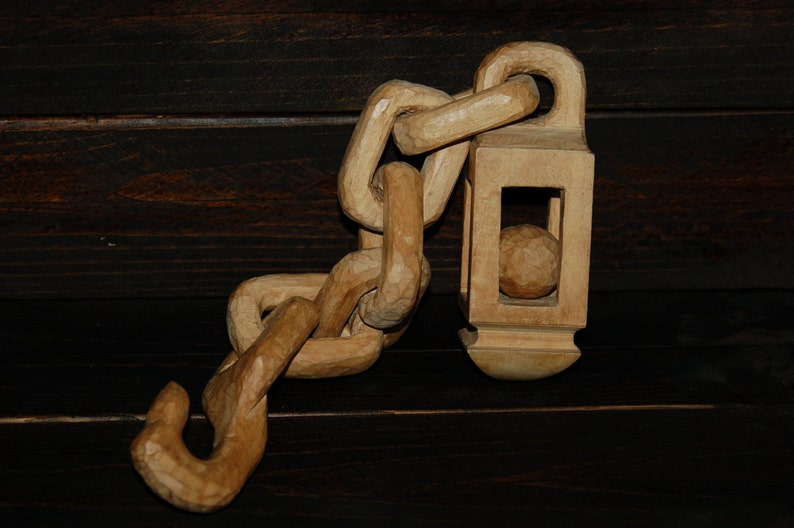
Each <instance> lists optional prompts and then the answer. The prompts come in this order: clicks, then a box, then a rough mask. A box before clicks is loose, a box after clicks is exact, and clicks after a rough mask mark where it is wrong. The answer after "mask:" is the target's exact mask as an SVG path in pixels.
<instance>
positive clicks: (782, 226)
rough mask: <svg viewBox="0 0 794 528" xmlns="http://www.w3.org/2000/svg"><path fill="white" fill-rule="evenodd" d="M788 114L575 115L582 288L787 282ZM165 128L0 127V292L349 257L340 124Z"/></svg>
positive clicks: (451, 229)
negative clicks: (591, 193)
mask: <svg viewBox="0 0 794 528" xmlns="http://www.w3.org/2000/svg"><path fill="white" fill-rule="evenodd" d="M793 120H794V114H791V113H789V112H749V113H712V114H688V113H672V114H662V115H656V116H653V115H634V114H627V115H620V114H618V115H613V114H597V115H595V116H591V117H590V118H589V119H588V122H587V134H588V140H589V145H590V148H591V150H592V151H593V152H594V153H595V155H596V172H595V174H596V183H595V203H594V217H593V248H592V256H591V263H592V264H591V286H592V288H594V289H614V288H619V289H626V288H699V289H705V288H721V287H723V288H724V287H729V288H734V287H735V288H754V287H765V288H779V287H794V283H792V275H791V273H790V271H789V270H790V269H791V267H792V266H794V264H793V263H794V253H792V250H791V248H792V247H794V213H792V209H791V207H790V203H789V202H790V196H791V192H792V183H791V178H790V174H791V160H792V159H794V142H792V141H791V129H792V126H791V125H792V121H793ZM168 122H169V124H170V125H169V127H168V128H165V129H163V128H160V127H158V126H157V125H156V123H149V124H146V123H140V122H138V123H137V125H136V126H135V127H126V126H125V123H127V122H126V120H124V119H121V120H119V122H118V126H115V127H114V126H110V125H109V124H108V123H107V122H103V123H102V124H100V125H97V126H96V127H92V126H91V125H85V126H84V127H83V128H79V129H76V128H71V129H68V130H60V129H58V128H53V129H50V128H45V129H42V130H39V129H37V130H25V129H19V127H17V126H16V125H14V124H13V123H12V122H6V125H7V126H8V128H9V129H8V130H6V132H5V133H3V134H2V135H0V165H1V166H2V170H0V278H2V280H0V297H4V298H19V297H24V298H54V297H72V298H75V297H97V296H99V297H113V296H133V297H147V296H149V297H150V296H156V297H162V296H190V295H199V296H205V295H217V296H227V295H228V294H229V293H230V292H231V291H232V289H233V288H234V287H235V286H236V285H237V284H238V283H240V282H242V281H243V280H246V279H248V278H251V277H254V276H258V275H263V274H269V273H284V272H322V273H327V272H328V271H329V270H330V268H331V267H332V266H333V264H335V263H336V262H337V261H338V260H339V258H341V257H342V256H343V255H345V254H346V253H348V252H349V251H352V250H354V249H355V248H356V247H357V246H356V244H357V242H356V226H355V225H354V224H353V223H352V222H347V221H346V220H345V217H344V215H343V214H342V213H341V210H340V208H339V205H338V202H337V198H336V184H337V181H336V175H337V171H338V169H339V166H340V164H341V160H342V157H343V155H344V151H345V147H346V145H347V141H348V140H349V138H350V134H351V132H352V126H351V125H350V124H339V123H338V122H332V123H331V124H323V122H322V120H321V121H320V122H319V124H318V122H316V121H315V122H313V124H312V123H303V124H300V125H295V124H294V123H293V124H290V125H289V126H281V125H280V124H278V123H270V124H267V123H262V122H257V123H256V124H248V125H245V126H228V121H224V122H222V123H220V126H217V127H216V126H211V125H208V126H200V127H196V123H195V122H193V121H190V120H188V121H187V123H183V122H182V121H181V120H180V119H172V120H169V121H168ZM180 123H182V125H184V126H178V125H179V124H180ZM396 158H397V156H396V153H395V152H394V149H392V150H391V152H389V153H387V154H386V159H396ZM407 161H410V162H413V163H414V164H415V165H416V164H418V163H417V161H421V158H420V159H419V160H416V159H408V160H407ZM461 191H462V189H460V186H459V187H458V188H457V189H456V191H455V192H454V193H453V195H452V198H451V200H450V206H449V208H448V210H447V211H446V213H445V214H444V215H443V216H442V218H441V220H440V222H439V223H438V224H437V225H435V226H433V227H432V228H430V229H429V230H428V231H427V232H426V233H425V238H426V244H425V246H426V255H427V257H428V259H429V261H430V264H431V266H432V268H433V275H434V277H433V282H432V284H431V291H433V292H454V291H457V288H458V274H459V267H460V251H461V250H460V247H461V233H462V225H461V224H462V222H461V218H462V200H463V196H462V194H463V193H462V192H461ZM529 199H530V200H531V197H529ZM527 203H528V202H527V201H526V200H524V199H519V200H516V202H515V203H514V204H512V205H507V206H506V208H505V211H504V213H505V215H506V217H512V218H515V219H517V220H521V219H526V216H525V215H526V214H527V213H526V211H527V210H528V209H527Z"/></svg>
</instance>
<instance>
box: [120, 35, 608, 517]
mask: <svg viewBox="0 0 794 528" xmlns="http://www.w3.org/2000/svg"><path fill="white" fill-rule="evenodd" d="M530 74H540V75H544V76H546V77H548V78H549V79H550V80H551V81H552V84H553V85H554V87H555V102H554V105H553V106H552V109H551V111H550V112H549V114H548V115H546V116H543V117H540V118H537V119H528V120H524V121H522V122H519V123H517V124H513V125H509V126H502V125H506V124H507V123H512V122H514V121H515V120H517V119H521V118H522V117H523V116H526V115H528V114H529V113H530V112H532V111H533V110H534V109H535V106H536V105H537V102H538V93H537V87H536V86H535V82H534V80H533V79H532V78H531V77H530V76H529V75H530ZM511 76H512V78H510V77H511ZM584 92H585V86H584V75H583V70H582V68H581V65H580V64H579V63H578V61H576V59H575V58H574V57H573V56H572V55H571V54H570V53H569V52H567V50H564V49H563V48H560V47H557V46H553V45H549V44H543V43H513V44H510V45H507V46H504V47H502V48H500V49H499V50H497V51H496V52H494V53H493V54H491V55H489V56H488V57H486V59H485V60H484V61H483V64H482V65H481V67H480V69H479V70H478V72H477V75H476V76H475V87H474V90H473V91H471V92H467V93H462V94H459V95H458V96H456V98H455V99H456V100H453V98H451V97H450V96H449V95H447V94H445V93H444V92H441V91H439V90H434V89H432V88H428V87H426V86H420V85H415V84H412V83H407V82H405V81H390V82H388V83H385V84H383V85H381V86H380V87H379V88H378V89H376V90H375V92H374V93H373V94H372V96H371V97H370V99H369V100H368V101H367V104H366V106H365V109H364V111H363V112H362V114H361V118H360V120H359V123H358V124H357V126H356V128H355V131H354V133H353V137H352V138H351V141H350V145H349V147H348V150H347V152H346V153H345V157H344V161H343V163H342V167H341V169H340V173H339V199H340V203H341V205H342V208H343V210H344V212H345V213H346V214H347V215H348V216H350V217H351V218H353V219H354V220H355V221H357V222H358V223H359V224H360V226H359V248H360V249H359V251H356V252H354V253H351V254H349V255H347V256H345V257H344V258H343V259H342V260H340V261H339V263H338V264H337V265H336V266H334V268H333V269H332V270H331V272H330V273H328V274H319V273H316V274H298V275H270V276H265V277H257V278H254V279H251V280H249V281H246V282H244V283H242V284H241V285H240V286H239V287H238V288H237V289H236V290H235V291H234V292H233V294H232V295H231V297H230V299H229V304H228V309H227V326H228V332H229V338H230V341H231V343H232V346H233V350H232V352H231V353H230V354H229V355H228V356H227V357H226V359H225V360H224V362H223V363H222V364H221V366H220V367H219V368H218V370H217V371H216V373H215V375H214V376H213V377H212V379H210V381H209V383H208V384H207V387H206V389H205V390H204V393H203V405H204V409H205V412H206V413H207V416H208V418H209V420H210V423H211V424H212V425H213V427H214V429H215V440H214V450H213V452H212V454H211V455H210V457H209V458H208V459H206V460H200V459H197V458H196V457H194V456H193V455H191V454H190V452H189V451H188V450H187V448H186V447H185V445H184V443H183V441H182V437H181V435H182V429H183V428H184V426H185V423H186V421H187V418H188V410H189V401H188V397H187V394H186V393H185V391H184V389H182V388H181V387H180V386H179V385H177V384H176V383H173V382H172V383H169V384H168V385H167V386H166V387H165V388H164V389H163V390H162V391H161V393H160V394H159V395H158V396H157V398H156V399H155V401H154V403H153V405H152V406H151V408H150V410H149V413H148V414H147V417H146V426H145V427H144V430H143V431H142V432H141V434H140V435H138V437H137V438H136V439H135V441H134V442H133V444H132V447H131V451H132V457H133V463H134V465H135V467H136V469H137V470H138V471H139V473H140V474H141V475H142V476H143V478H144V480H145V481H146V482H147V484H148V485H149V486H150V487H151V488H152V489H153V490H154V491H155V492H156V493H158V494H159V495H160V496H161V497H163V498H164V499H166V500H167V501H169V502H171V503H172V504H174V505H176V506H179V507H181V508H185V509H188V510H193V511H198V512H207V511H213V510H216V509H218V508H221V507H223V506H224V505H226V504H228V503H229V502H230V501H231V500H232V499H233V498H234V496H235V495H236V494H237V493H238V492H239V491H240V489H241V488H242V486H243V485H244V483H245V480H246V479H247V478H248V476H249V475H250V473H251V471H253V469H254V468H255V467H256V465H257V464H258V462H259V460H260V459H261V457H262V454H263V452H264V449H265V444H266V441H267V417H266V415H267V391H268V389H269V387H270V386H271V385H272V383H273V382H274V380H275V379H276V378H277V377H278V376H279V375H281V374H282V373H284V372H285V371H286V375H287V376H290V377H302V378H317V377H329V376H341V375H348V374H354V373H358V372H361V371H363V370H365V369H367V368H369V367H370V366H371V365H372V364H373V363H374V362H375V361H377V359H378V357H379V356H380V353H381V350H382V349H383V347H384V346H389V345H391V344H393V343H394V342H395V341H396V340H397V339H399V338H400V336H402V335H403V333H404V332H405V330H406V329H407V327H408V324H409V323H410V321H411V319H412V317H413V316H414V314H415V312H416V308H417V305H418V303H419V300H420V299H421V298H422V296H423V295H424V293H425V291H426V290H427V287H428V284H429V281H430V266H429V264H428V262H427V260H426V259H425V258H424V256H423V253H422V246H423V237H424V234H423V228H424V227H426V226H428V225H430V224H432V223H433V222H435V221H436V220H437V219H438V218H439V217H440V215H441V214H442V212H443V210H444V208H445V207H446V204H447V201H448V200H449V196H450V194H451V193H452V189H453V187H454V185H455V182H456V180H457V177H458V175H459V173H460V171H461V168H462V166H463V164H464V162H465V160H466V156H467V154H468V153H469V149H471V155H470V172H469V176H468V179H467V180H466V181H465V183H464V189H465V191H464V195H465V198H464V199H465V211H466V212H465V218H464V234H463V255H464V258H463V262H462V276H461V292H460V299H461V306H462V308H463V310H464V313H465V315H466V317H467V319H468V320H469V322H470V323H471V324H472V325H473V326H474V327H476V329H475V330H463V331H461V333H460V336H461V339H462V341H463V344H464V345H465V347H466V349H467V351H468V352H469V355H470V356H471V358H472V359H473V360H474V361H475V363H476V364H477V365H478V366H479V367H480V368H481V369H482V370H483V371H484V372H486V373H488V374H489V375H491V376H494V377H497V378H502V379H511V380H523V379H537V378H541V377H545V376H549V375H553V374H555V373H557V372H559V371H560V370H562V369H564V368H567V366H569V365H570V364H572V363H573V362H574V361H576V359H577V358H578V357H579V350H578V349H577V348H576V346H575V345H574V343H573V334H574V332H575V331H576V330H577V329H579V328H581V327H583V326H584V324H585V319H586V311H587V283H588V268H589V247H590V216H591V208H592V186H593V156H592V154H591V153H590V152H589V150H588V148H587V144H586V141H585V136H584ZM494 127H500V128H496V129H495V130H490V129H492V128H494ZM485 130H490V131H489V132H483V131H485ZM392 132H393V133H394V137H395V141H396V143H397V144H398V146H399V147H400V148H401V149H403V150H404V152H406V153H411V154H415V153H421V152H424V151H428V150H434V152H433V153H432V154H431V155H429V156H428V157H427V158H426V159H425V161H424V163H423V165H422V169H421V172H419V171H417V170H416V169H415V168H413V167H411V166H410V165H408V164H405V163H401V162H395V163H389V164H387V165H384V166H382V167H380V168H377V164H378V163H379V160H380V158H381V156H382V153H383V148H384V145H385V144H386V141H387V139H388V136H389V134H390V133H392ZM479 132H483V133H481V134H479V135H478V136H477V137H476V138H475V139H474V140H473V141H472V142H471V143H470V141H469V136H472V135H474V134H477V133H479ZM509 187H540V188H544V189H553V190H555V192H553V193H551V198H550V200H549V204H548V219H547V224H546V226H545V229H540V228H537V227H533V226H514V227H511V228H507V229H505V230H502V231H501V236H500V229H501V226H500V223H501V197H502V190H503V189H505V188H509ZM500 240H501V241H500ZM265 312H270V313H269V314H268V315H267V316H266V317H265V318H264V319H263V318H262V315H263V313H265Z"/></svg>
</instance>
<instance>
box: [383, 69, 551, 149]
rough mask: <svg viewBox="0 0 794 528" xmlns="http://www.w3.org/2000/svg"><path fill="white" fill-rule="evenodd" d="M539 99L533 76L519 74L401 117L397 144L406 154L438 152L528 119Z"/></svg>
mask: <svg viewBox="0 0 794 528" xmlns="http://www.w3.org/2000/svg"><path fill="white" fill-rule="evenodd" d="M539 100H540V96H539V94H538V87H537V85H536V84H535V81H534V80H532V77H530V76H529V75H517V76H515V77H513V78H511V79H510V80H508V81H506V82H504V83H502V84H498V85H496V86H493V87H491V88H488V89H485V90H482V91H480V92H477V93H473V94H470V95H468V96H466V97H461V98H460V99H456V100H455V101H453V102H450V103H447V104H445V105H442V106H437V107H435V108H430V109H427V110H420V111H417V112H413V113H410V114H405V115H402V116H400V117H399V118H398V119H397V120H396V121H395V123H394V132H393V136H394V142H395V144H396V145H397V147H398V148H399V149H400V151H401V152H403V153H404V154H407V155H414V154H421V153H423V152H427V151H429V150H435V149H437V148H440V147H444V146H447V145H449V144H451V143H455V142H457V141H460V140H462V139H466V138H469V137H471V136H472V135H474V134H479V133H480V132H484V131H486V130H490V129H492V128H496V127H501V126H503V125H506V124H508V123H512V122H514V121H516V120H518V119H521V118H523V117H526V116H528V115H529V114H531V113H532V112H533V111H534V110H535V109H536V108H537V106H538V101H539Z"/></svg>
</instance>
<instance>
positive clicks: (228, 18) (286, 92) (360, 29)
mask: <svg viewBox="0 0 794 528" xmlns="http://www.w3.org/2000/svg"><path fill="white" fill-rule="evenodd" d="M169 4H170V3H169ZM364 5H365V4H364V3H362V2H357V3H356V4H355V5H354V6H353V7H352V8H351V9H346V8H345V9H341V8H340V7H339V6H337V7H336V8H333V7H331V8H329V7H328V3H327V2H313V3H309V4H308V5H305V6H298V5H297V4H296V3H295V2H287V3H282V2H270V3H266V4H264V5H259V4H258V3H257V4H255V3H252V2H234V3H230V4H226V3H223V4H218V3H216V2H212V3H210V2H202V3H199V4H198V5H197V6H192V5H188V3H185V2H178V3H174V4H173V5H170V6H169V7H160V6H159V4H158V5H156V6H152V3H150V2H145V3H143V4H142V5H141V6H140V7H129V5H128V3H127V2H118V1H117V2H110V3H108V4H106V5H105V6H103V7H102V8H101V9H100V8H97V7H96V5H95V4H94V3H92V2H77V1H75V2H68V3H65V4H60V3H59V5H57V6H53V4H52V3H51V2H48V3H46V4H44V7H42V6H40V5H38V3H23V4H15V5H13V6H12V7H4V8H3V9H4V14H5V16H0V65H2V66H0V72H2V75H0V114H10V115H20V114H53V115H59V114H115V113H186V112H187V113H205V112H257V113H268V112H320V111H353V110H356V111H357V110H358V109H360V108H361V105H362V103H363V102H364V100H365V99H366V97H367V95H368V94H369V93H370V92H371V91H372V90H373V89H374V88H375V87H376V86H377V85H379V84H380V83H382V82H384V81H386V80H389V79H393V78H402V79H406V80H410V81H414V82H419V83H423V84H429V85H432V86H435V87H437V88H440V89H443V90H446V91H459V90H461V89H464V88H466V87H468V86H469V85H470V84H471V79H472V75H473V73H474V70H475V69H476V67H477V65H478V64H479V63H480V61H481V60H482V58H483V57H484V56H485V54H487V53H488V52H490V51H491V50H492V49H494V48H496V47H498V46H499V45H502V44H504V43H507V42H510V41H516V40H541V41H549V42H554V43H557V44H560V45H563V46H566V47H568V48H570V49H571V50H572V51H574V52H575V53H576V54H577V55H578V56H579V57H580V59H581V60H582V61H583V63H584V64H585V65H586V67H587V72H588V84H589V87H590V88H589V97H590V105H591V108H599V109H605V108H613V109H614V108H627V107H630V108H642V109H648V108H667V109H670V108H673V109H678V108H729V107H730V108H760V107H773V108H790V107H791V106H792V103H794V92H792V83H791V78H792V64H794V60H793V59H794V47H793V45H792V40H791V38H790V35H791V31H792V24H794V11H793V10H792V9H791V7H790V5H789V4H788V3H787V2H782V1H779V0H777V1H775V0H769V1H765V2H760V1H757V2H753V3H747V2H736V1H733V2H728V1H724V2H718V3H715V4H710V3H705V2H699V3H698V4H694V5H687V6H670V5H663V4H662V3H658V2H650V1H649V2H643V3H640V4H630V3H627V2H626V1H625V0H619V1H610V2H588V3H586V4H585V5H580V4H578V3H575V2H567V3H564V4H559V5H558V4H555V5H554V6H549V5H548V3H544V2H524V3H519V4H516V3H512V2H502V3H501V4H499V5H497V6H496V8H493V7H492V6H491V5H490V3H487V2H478V3H475V4H471V5H470V6H468V7H467V8H465V9H461V6H459V5H457V4H455V5H454V7H453V6H452V5H451V4H443V3H441V4H439V5H438V7H435V8H419V7H418V5H419V3H418V2H399V3H395V5H394V6H392V7H390V8H386V9H382V8H381V6H380V5H378V6H377V8H375V7H369V6H367V7H362V6H364ZM220 6H223V7H220ZM761 35H763V37H761Z"/></svg>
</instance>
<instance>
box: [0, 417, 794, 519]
mask: <svg viewBox="0 0 794 528" xmlns="http://www.w3.org/2000/svg"><path fill="white" fill-rule="evenodd" d="M792 416H793V415H792V409H791V408H790V407H773V408H766V409H764V410H763V412H759V409H757V408H744V407H740V408H726V409H712V410H656V411H650V412H649V411H643V412H639V413H638V412H632V411H617V410H616V411H596V412H526V411H522V412H516V413H478V412H467V413H420V414H415V415H412V414H409V415H392V414H385V415H367V416H333V417H300V416H290V417H283V418H275V419H271V420H270V439H269V443H268V448H267V452H266V454H265V457H264V459H263V461H262V463H261V465H260V466H259V468H258V469H257V470H256V472H255V473H254V475H253V476H252V477H251V479H250V481H249V483H248V485H247V486H246V488H245V489H244V490H243V492H242V493H241V495H240V496H239V497H238V498H237V499H236V500H235V502H234V503H232V505H231V506H230V507H229V508H228V509H226V510H224V511H222V512H220V513H217V514H213V515H210V516H196V515H193V514H188V513H184V512H179V511H176V510H174V509H172V508H170V507H168V506H167V505H165V504H164V503H163V502H161V501H160V500H159V499H157V498H155V497H154V496H153V495H151V494H150V493H149V491H148V490H147V489H146V487H145V486H144V484H143V483H142V482H141V481H140V479H139V478H138V477H137V476H136V475H135V474H134V472H133V470H132V468H131V464H130V461H129V455H128V452H127V449H128V446H129V443H130V441H131V440H132V438H133V437H134V435H135V434H136V433H137V431H138V430H139V427H140V424H139V423H137V422H134V421H132V422H98V423H84V424H29V425H7V424H6V425H0V434H2V437H3V439H4V440H3V444H4V449H3V450H2V452H0V477H1V478H0V483H2V484H0V486H1V487H2V496H3V499H2V501H0V513H2V515H3V517H4V518H5V519H7V520H9V521H10V522H11V523H12V525H13V523H20V525H25V526H31V525H36V526H50V525H57V526H64V525H80V526H98V525H102V526H107V525H108V524H112V525H113V526H141V525H146V526H198V525H210V526H215V525H223V526H229V525H232V524H233V525H241V524H249V523H254V522H255V523H256V524H258V525H262V524H279V525H280V524H289V525H291V526H328V525H330V524H332V525H336V524H342V523H344V524H345V525H346V526H374V525H377V526H413V525H422V526H428V525H432V526H435V525H439V526H441V525H443V526H483V525H488V526H516V525H519V524H522V523H525V522H530V521H531V522H532V523H533V524H540V525H543V526H572V525H576V526H670V525H676V526H684V527H689V526H693V527H695V526H715V525H720V526H732V527H734V526H735V527H744V526H747V527H753V528H755V527H758V526H786V525H788V524H790V523H792V522H794V507H792V504H791V501H790V499H791V496H792V493H794V477H793V476H792V475H794V456H793V455H794V451H793V449H794V448H792V445H791V441H790V440H791V437H792V435H794V419H792ZM197 434H201V435H205V436H204V438H202V440H201V441H198V440H195V439H194V436H195V435H197ZM207 439H209V431H208V430H207V427H206V426H205V425H204V424H203V423H202V422H199V421H193V422H191V431H190V433H189V434H188V443H189V444H190V445H191V447H193V449H194V451H196V452H200V448H197V447H196V446H195V444H202V443H203V442H204V441H207Z"/></svg>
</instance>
